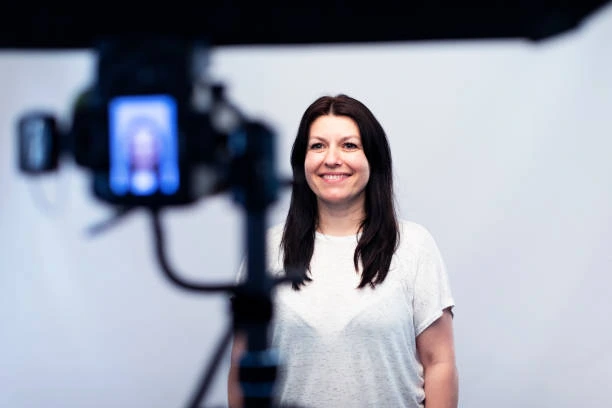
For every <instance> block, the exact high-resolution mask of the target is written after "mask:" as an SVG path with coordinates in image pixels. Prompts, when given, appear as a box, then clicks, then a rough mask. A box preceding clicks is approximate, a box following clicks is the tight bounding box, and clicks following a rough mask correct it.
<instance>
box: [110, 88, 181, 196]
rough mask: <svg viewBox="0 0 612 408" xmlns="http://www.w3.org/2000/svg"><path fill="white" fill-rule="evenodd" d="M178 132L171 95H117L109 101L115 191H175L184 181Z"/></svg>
mask: <svg viewBox="0 0 612 408" xmlns="http://www.w3.org/2000/svg"><path fill="white" fill-rule="evenodd" d="M177 133H178V129H177V107H176V102H175V100H174V98H172V97H171V96H169V95H142V96H121V97H116V98H114V99H113V100H112V101H111V102H110V104H109V137H110V140H109V142H110V145H109V148H110V149H109V152H110V174H109V184H110V189H111V191H112V192H113V194H115V195H118V196H125V195H130V194H131V195H135V196H149V195H154V194H163V195H172V194H174V193H175V192H176V191H177V190H178V188H179V183H180V180H179V166H178V146H177V137H178V136H177Z"/></svg>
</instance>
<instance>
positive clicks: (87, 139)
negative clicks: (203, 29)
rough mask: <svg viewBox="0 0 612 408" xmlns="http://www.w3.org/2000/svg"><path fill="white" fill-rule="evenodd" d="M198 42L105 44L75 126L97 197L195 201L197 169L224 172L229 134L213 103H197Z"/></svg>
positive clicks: (75, 144) (143, 202)
mask: <svg viewBox="0 0 612 408" xmlns="http://www.w3.org/2000/svg"><path fill="white" fill-rule="evenodd" d="M192 47H193V46H192V45H191V44H190V43H186V42H182V41H172V40H168V39H167V38H162V39H151V38H147V39H146V41H145V40H142V39H138V38H134V39H131V38H130V39H126V38H122V39H121V41H105V42H103V43H101V44H100V46H99V47H98V58H99V60H98V65H97V67H98V68H97V82H96V84H95V85H94V86H93V87H92V88H90V89H88V90H86V92H84V93H83V94H82V95H81V97H80V98H79V100H78V101H77V103H76V104H75V109H74V112H73V122H72V127H71V130H70V133H69V139H70V145H71V146H72V150H73V154H74V158H75V160H76V162H77V164H79V165H81V166H83V167H86V168H88V169H90V170H91V172H92V189H93V194H94V196H96V197H97V198H99V199H101V200H103V201H106V202H109V203H112V204H122V205H131V206H147V207H151V206H174V205H184V204H190V203H193V202H194V201H195V200H197V199H198V198H199V197H200V196H201V195H202V191H201V189H200V188H199V186H198V185H197V183H196V181H197V177H196V176H195V173H196V172H197V171H198V168H201V167H202V166H204V167H206V166H208V167H209V168H211V171H209V172H208V174H209V176H214V177H215V178H217V179H218V178H219V176H220V175H222V174H223V170H222V169H220V168H219V165H223V157H224V156H223V146H224V144H225V141H226V139H227V134H225V133H222V132H219V131H218V130H216V129H215V128H214V127H213V126H212V121H211V118H210V115H211V112H212V103H211V104H209V105H208V106H204V107H203V106H199V107H198V106H195V105H194V103H193V100H194V92H195V91H194V90H195V89H196V86H195V80H194V78H195V77H196V76H195V74H196V71H197V69H198V67H196V66H194V59H193V58H192V57H193V56H194V49H193V48H192ZM200 68H201V67H200ZM217 96H219V95H217ZM211 101H212V99H211ZM200 170H201V169H200ZM200 173H201V172H200ZM217 181H218V180H217ZM209 184H211V183H209ZM212 184H215V182H213V183H212Z"/></svg>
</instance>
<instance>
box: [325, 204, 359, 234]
mask: <svg viewBox="0 0 612 408" xmlns="http://www.w3.org/2000/svg"><path fill="white" fill-rule="evenodd" d="M318 207H319V222H318V225H317V231H319V232H320V233H322V234H326V235H335V236H346V235H355V234H357V232H358V231H359V228H360V227H361V223H362V221H363V219H364V217H365V210H364V208H363V205H362V204H361V205H355V206H352V207H334V206H329V205H325V204H322V203H319V206H318Z"/></svg>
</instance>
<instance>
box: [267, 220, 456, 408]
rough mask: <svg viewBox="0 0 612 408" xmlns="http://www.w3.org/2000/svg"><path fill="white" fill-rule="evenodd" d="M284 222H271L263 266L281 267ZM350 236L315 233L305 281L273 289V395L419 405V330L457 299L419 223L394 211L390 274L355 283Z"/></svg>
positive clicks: (314, 406)
mask: <svg viewBox="0 0 612 408" xmlns="http://www.w3.org/2000/svg"><path fill="white" fill-rule="evenodd" d="M282 228H283V226H282V225H277V226H275V227H272V228H271V229H270V230H269V231H268V242H267V245H268V246H267V251H268V252H267V256H268V264H269V268H270V269H269V270H270V271H271V272H272V273H273V274H278V275H283V274H284V273H283V271H282V269H283V267H282V264H283V260H282V254H281V252H280V250H279V244H280V239H281V236H282ZM356 243H357V236H344V237H336V236H328V235H323V234H320V233H317V235H316V241H315V250H314V253H313V256H312V259H311V277H312V279H313V281H312V282H309V283H307V284H306V286H305V287H302V289H301V290H299V291H294V290H293V289H292V288H291V286H290V285H288V284H287V285H281V286H278V287H277V288H276V289H275V291H274V293H273V297H274V305H275V310H274V313H275V314H274V317H273V321H272V325H271V336H272V337H271V339H272V347H273V348H275V349H277V350H278V352H279V354H280V358H281V367H280V370H279V376H278V379H277V382H276V389H275V395H276V397H277V401H276V403H277V404H278V405H280V406H287V407H289V406H290V407H302V408H343V407H350V408H359V407H368V408H370V407H372V408H385V407H390V408H402V407H406V408H422V407H423V399H424V390H423V367H422V365H421V363H420V361H419V358H418V355H417V350H416V337H417V336H418V335H419V334H420V333H421V332H422V331H423V330H425V329H426V328H427V327H428V326H429V325H430V324H432V323H433V322H434V321H435V320H436V319H438V318H439V317H440V316H441V315H442V311H443V310H444V309H445V308H447V307H453V306H454V300H453V297H452V294H451V290H450V284H449V279H448V276H447V272H446V268H445V265H444V261H443V259H442V257H441V255H440V252H439V250H438V247H437V245H436V242H435V240H434V239H433V237H432V236H431V234H430V233H429V232H428V231H427V230H426V229H425V228H424V227H422V226H421V225H419V224H416V223H413V222H408V221H401V222H400V245H399V248H398V250H397V252H396V254H395V256H394V258H393V260H392V263H391V267H390V270H389V273H388V275H387V278H386V279H385V281H384V282H383V283H382V284H379V285H378V286H377V287H376V288H375V289H372V288H370V287H366V288H363V289H357V286H358V284H359V281H360V279H359V275H358V274H357V273H356V272H355V269H354V264H353V254H354V252H355V247H356Z"/></svg>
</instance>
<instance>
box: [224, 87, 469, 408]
mask: <svg viewBox="0 0 612 408" xmlns="http://www.w3.org/2000/svg"><path fill="white" fill-rule="evenodd" d="M291 165H292V169H293V177H294V186H293V190H292V195H291V202H290V207H289V211H288V214H287V218H286V220H285V222H284V223H283V225H278V226H275V227H273V228H271V229H270V231H269V234H268V263H269V268H270V270H271V271H272V272H273V273H275V274H279V275H282V274H285V273H291V271H299V272H300V271H301V275H299V276H301V277H302V279H301V281H300V282H299V283H297V284H295V285H293V287H291V286H290V285H285V286H279V287H277V288H276V290H275V293H274V304H275V315H274V319H273V322H272V328H271V338H272V346H273V347H274V348H276V349H277V350H278V351H279V353H280V357H281V362H282V366H281V370H280V371H279V378H278V380H277V382H276V390H275V397H276V401H277V404H278V405H280V406H299V407H308V408H318V407H324V408H335V407H351V408H354V407H375V408H380V407H390V408H401V407H409V408H413V407H414V408H417V407H420V408H422V407H426V408H442V407H444V408H451V407H452V408H456V407H457V400H458V379H457V370H456V365H455V355H454V345H453V327H452V316H453V315H452V308H453V307H454V300H453V298H452V294H451V290H450V285H449V281H448V277H447V274H446V270H445V266H444V262H443V260H442V258H441V256H440V252H439V250H438V247H437V245H436V243H435V241H434V239H433V238H432V236H431V235H430V234H429V232H428V231H427V230H426V229H425V228H424V227H422V226H420V225H419V224H416V223H413V222H409V221H403V220H402V221H398V219H397V216H396V212H395V208H394V203H393V200H394V195H393V177H392V160H391V153H390V149H389V145H388V142H387V139H386V135H385V132H384V130H383V128H382V126H381V125H380V124H379V122H378V121H377V120H376V118H375V117H374V115H373V114H372V112H371V111H370V110H369V109H368V108H367V107H366V106H365V105H364V104H362V103H361V102H360V101H358V100H356V99H354V98H351V97H349V96H346V95H338V96H335V97H331V96H324V97H321V98H319V99H317V100H316V101H315V102H313V103H312V105H310V107H308V109H307V110H306V111H305V113H304V115H303V116H302V120H301V123H300V126H299V129H298V133H297V137H296V139H295V141H294V144H293V149H292V153H291ZM285 271H289V272H285ZM243 350H245V340H244V336H243V335H240V334H237V336H236V337H235V341H234V345H233V350H232V366H231V368H230V376H229V382H228V393H229V400H230V406H231V407H234V406H240V404H241V395H240V388H239V385H238V383H237V371H238V361H239V357H240V355H241V353H242V352H243Z"/></svg>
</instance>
